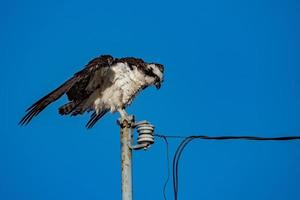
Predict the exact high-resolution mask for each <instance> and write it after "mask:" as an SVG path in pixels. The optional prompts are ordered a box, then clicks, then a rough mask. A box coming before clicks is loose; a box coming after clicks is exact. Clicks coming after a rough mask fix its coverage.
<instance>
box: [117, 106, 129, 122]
mask: <svg viewBox="0 0 300 200" xmlns="http://www.w3.org/2000/svg"><path fill="white" fill-rule="evenodd" d="M118 112H119V113H120V116H121V118H122V119H126V120H128V116H129V115H128V114H127V112H126V111H125V109H123V108H121V109H118Z"/></svg>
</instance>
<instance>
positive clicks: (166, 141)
mask: <svg viewBox="0 0 300 200" xmlns="http://www.w3.org/2000/svg"><path fill="white" fill-rule="evenodd" d="M160 137H161V138H162V139H163V140H164V142H165V144H166V157H167V165H168V175H167V178H166V181H165V183H164V187H163V194H164V199H165V200H167V195H166V189H167V185H168V182H169V180H170V156H169V142H168V139H167V137H166V136H164V135H161V136H160Z"/></svg>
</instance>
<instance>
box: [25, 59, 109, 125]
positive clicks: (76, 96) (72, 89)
mask: <svg viewBox="0 0 300 200" xmlns="http://www.w3.org/2000/svg"><path fill="white" fill-rule="evenodd" d="M111 59H113V58H112V57H111V56H100V57H98V58H95V59H93V60H92V61H90V62H89V63H88V64H87V65H86V67H85V68H84V69H83V70H81V71H79V72H77V73H76V74H75V75H74V76H73V77H72V78H70V79H69V80H67V81H66V82H65V83H63V84H62V85H61V86H59V87H58V88H57V89H55V90H53V91H52V92H50V93H49V94H47V95H46V96H44V97H43V98H41V99H40V100H38V101H37V102H36V103H34V104H33V105H32V106H30V107H29V108H28V109H27V110H26V112H27V113H26V115H25V116H24V117H23V118H22V119H21V120H20V122H19V124H21V125H26V124H28V123H29V122H30V121H31V120H32V118H33V117H34V116H37V115H38V114H39V113H40V112H41V111H43V110H44V109H45V108H46V107H47V106H48V105H49V104H51V103H52V102H54V101H56V100H57V99H58V98H60V97H61V96H62V95H64V94H65V93H67V94H68V98H69V100H71V101H73V100H74V101H76V100H77V101H78V100H80V99H81V100H83V99H84V98H85V97H86V96H87V95H89V94H87V93H86V91H85V87H86V86H87V83H86V82H88V80H89V78H90V76H92V75H93V74H94V73H95V71H96V70H98V69H99V68H100V67H103V66H109V65H110V63H111V62H112V61H111Z"/></svg>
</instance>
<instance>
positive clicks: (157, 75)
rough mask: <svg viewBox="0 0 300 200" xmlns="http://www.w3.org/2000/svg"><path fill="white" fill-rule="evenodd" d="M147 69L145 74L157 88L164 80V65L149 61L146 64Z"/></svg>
mask: <svg viewBox="0 0 300 200" xmlns="http://www.w3.org/2000/svg"><path fill="white" fill-rule="evenodd" d="M147 69H148V70H147V75H148V76H150V77H151V78H152V80H153V81H151V82H152V84H153V85H155V87H156V88H157V89H159V88H160V87H161V84H162V82H163V81H164V66H163V65H161V64H158V63H150V64H148V65H147Z"/></svg>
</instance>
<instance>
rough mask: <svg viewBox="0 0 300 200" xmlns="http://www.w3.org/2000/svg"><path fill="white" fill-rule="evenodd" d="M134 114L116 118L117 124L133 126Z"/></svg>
mask: <svg viewBox="0 0 300 200" xmlns="http://www.w3.org/2000/svg"><path fill="white" fill-rule="evenodd" d="M134 122H135V119H134V115H128V116H126V117H120V118H119V119H118V120H117V124H118V125H119V126H120V127H121V128H131V127H133V126H134Z"/></svg>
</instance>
